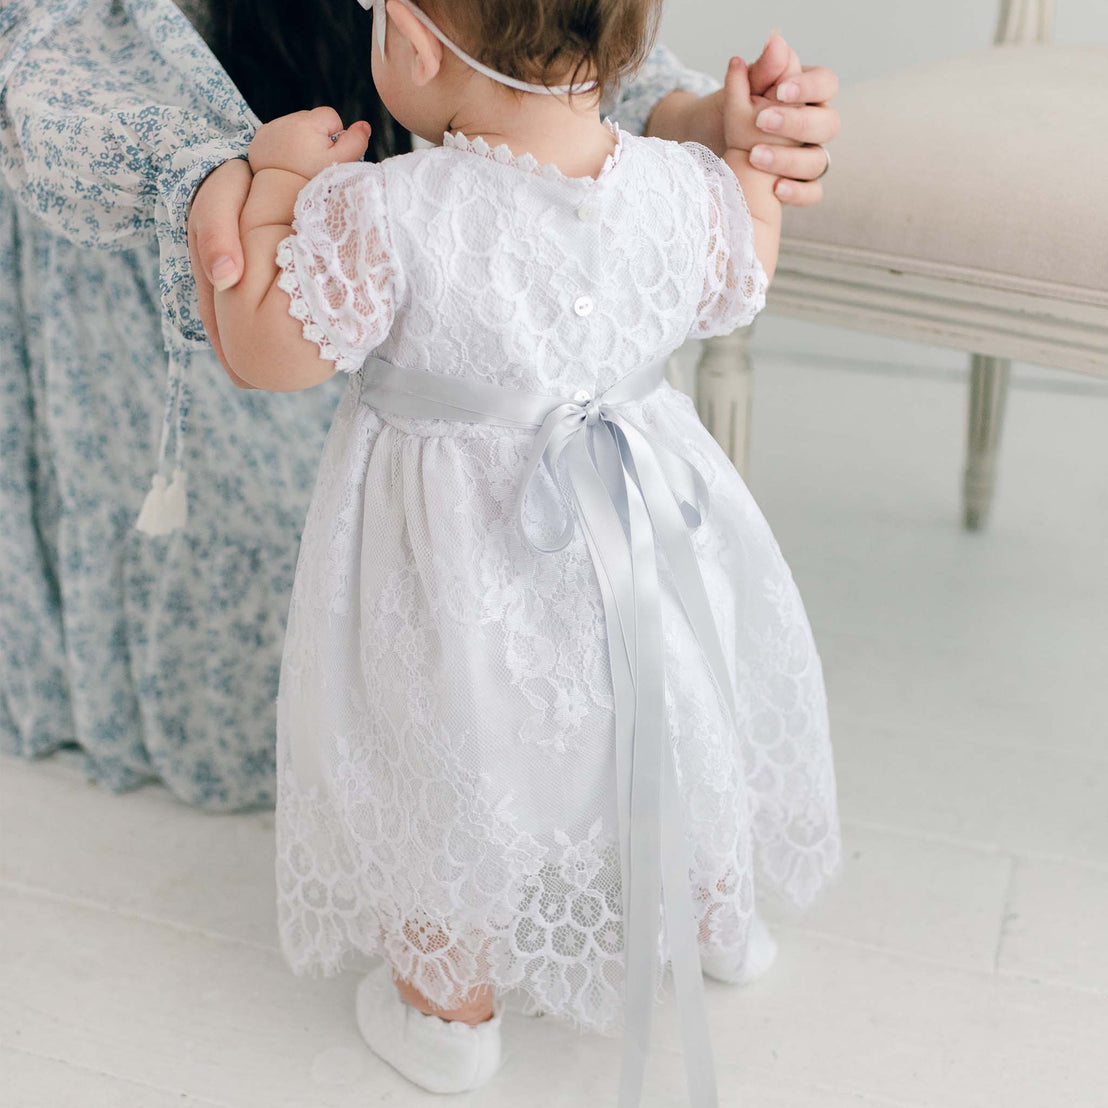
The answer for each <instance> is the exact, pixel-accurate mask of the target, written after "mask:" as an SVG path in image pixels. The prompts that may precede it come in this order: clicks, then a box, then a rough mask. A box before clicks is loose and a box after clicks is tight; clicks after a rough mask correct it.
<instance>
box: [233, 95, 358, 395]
mask: <svg viewBox="0 0 1108 1108" xmlns="http://www.w3.org/2000/svg"><path fill="white" fill-rule="evenodd" d="M341 127H342V124H341V121H340V120H339V118H338V116H337V115H336V114H335V113H334V112H333V111H332V110H331V109H330V108H317V109H315V110H314V111H311V112H298V113H296V114H295V115H291V116H283V117H282V118H281V119H277V120H274V121H273V122H272V123H267V124H266V125H265V126H264V127H262V128H260V129H259V131H258V133H257V135H255V137H254V141H253V142H252V143H251V146H250V165H251V168H252V169H253V170H254V180H253V184H252V185H251V188H250V195H249V197H248V198H247V201H246V206H245V207H244V208H243V211H242V217H241V219H240V222H239V232H240V236H241V239H242V249H243V261H244V272H243V277H242V280H241V281H240V282H239V283H238V284H237V285H236V286H235V287H234V288H231V289H228V290H226V291H225V292H217V293H216V294H215V313H216V321H217V323H218V326H219V334H220V338H221V339H222V342H223V350H224V353H225V354H226V356H227V360H228V362H229V363H230V365H231V368H232V370H233V371H234V372H235V373H236V374H237V375H238V376H239V377H241V378H243V380H245V381H247V382H249V383H250V384H251V385H253V386H255V387H256V388H260V389H268V390H269V391H271V392H295V391H297V390H299V389H306V388H311V387H312V386H313V385H318V384H319V383H320V382H322V381H325V380H327V378H329V377H331V376H332V375H333V374H334V372H335V363H334V361H333V360H327V359H325V358H323V357H322V356H321V354H320V347H319V346H318V345H317V344H316V343H314V342H310V341H309V340H308V339H306V338H305V337H304V334H303V324H302V323H301V322H300V321H298V320H297V319H295V318H293V316H292V315H291V314H290V312H289V295H288V293H286V292H285V291H284V290H283V289H281V288H280V287H279V285H278V283H277V279H278V277H279V275H280V270H279V268H278V266H277V260H276V258H277V246H278V244H279V243H280V242H281V241H282V240H283V239H285V238H287V237H288V236H289V234H291V233H292V221H293V210H294V207H295V205H296V198H297V196H298V195H299V194H300V190H301V189H302V188H303V187H304V186H305V185H306V184H307V183H308V181H309V180H310V179H311V178H312V177H313V176H315V175H316V173H319V172H321V171H322V170H323V169H325V168H326V167H327V166H328V165H330V164H332V163H334V162H351V161H358V160H360V159H361V157H362V155H363V154H365V151H366V147H367V145H368V143H369V124H367V123H356V124H354V125H353V126H352V127H351V128H350V129H349V130H347V131H346V132H344V133H343V134H342V135H341V136H340V137H339V139H338V141H337V142H335V143H332V142H331V140H330V137H329V135H330V134H333V133H334V132H335V131H338V130H341Z"/></svg>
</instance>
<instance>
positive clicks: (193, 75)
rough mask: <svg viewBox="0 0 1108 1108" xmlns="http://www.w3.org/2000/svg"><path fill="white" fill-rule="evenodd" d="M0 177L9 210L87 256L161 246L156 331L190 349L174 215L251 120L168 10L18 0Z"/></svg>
mask: <svg viewBox="0 0 1108 1108" xmlns="http://www.w3.org/2000/svg"><path fill="white" fill-rule="evenodd" d="M0 32H2V33H3V40H2V47H0V49H2V50H3V54H2V56H0V90H2V91H0V169H2V171H3V174H4V179H5V181H6V182H7V184H8V186H9V187H10V188H11V189H12V190H13V191H14V193H15V195H16V197H17V199H18V200H19V202H20V203H21V204H22V205H23V206H24V207H25V209H26V210H27V211H28V212H30V213H31V214H33V215H35V216H37V217H38V218H39V219H40V220H41V221H42V222H43V223H44V224H45V225H46V226H47V227H49V228H50V229H51V230H52V231H54V232H56V233H58V234H60V235H62V236H64V237H65V238H67V239H69V240H70V241H73V242H76V243H80V244H82V245H87V246H97V247H120V246H136V245H141V244H144V243H148V242H149V241H150V239H151V235H152V233H153V234H155V235H156V236H157V239H158V242H159V246H160V270H161V295H162V301H163V307H164V309H165V311H166V313H167V318H168V321H169V322H171V323H173V324H174V325H175V326H176V328H177V330H178V331H179V332H180V334H181V335H182V336H183V337H184V338H186V339H189V340H196V341H201V340H203V337H204V335H203V328H202V327H201V326H200V324H199V320H198V318H197V315H196V312H195V296H194V292H193V289H192V284H191V276H190V274H189V267H188V252H187V243H186V237H185V228H186V216H187V212H188V207H189V205H190V204H191V201H192V197H193V194H194V193H195V191H196V188H197V187H198V185H199V184H200V182H201V181H202V180H203V179H204V178H205V177H206V176H207V174H208V173H210V172H211V170H212V169H214V168H215V167H216V166H217V165H220V164H221V163H222V162H224V161H226V160H227V159H228V158H232V157H237V156H240V155H243V154H244V153H245V151H246V148H247V146H248V145H249V143H250V138H251V136H252V135H253V133H254V130H255V129H256V127H257V124H258V121H257V118H256V117H255V116H254V115H253V113H252V112H251V111H250V109H249V108H248V107H247V105H246V103H245V101H243V99H242V97H241V96H240V95H239V93H238V90H237V89H236V88H235V86H234V84H233V83H232V82H231V80H230V79H229V78H228V77H227V75H226V73H225V72H224V71H223V69H222V68H221V67H220V66H219V63H218V62H217V61H216V59H215V58H214V57H213V55H212V54H211V53H210V51H209V50H208V48H207V46H206V45H205V44H204V42H203V40H202V39H201V38H200V36H199V35H198V34H197V33H196V32H195V31H193V29H192V28H191V26H190V25H189V24H188V23H187V21H186V20H185V19H184V18H183V17H182V16H181V14H180V13H179V12H178V10H177V9H176V8H175V7H174V6H173V5H172V4H171V3H169V0H124V2H122V3H111V2H108V0H99V2H87V0H86V2H78V0H49V2H47V3H36V2H34V0H22V2H21V0H17V2H16V4H15V5H14V7H13V8H12V9H10V10H8V11H7V13H6V14H5V16H4V24H3V25H0Z"/></svg>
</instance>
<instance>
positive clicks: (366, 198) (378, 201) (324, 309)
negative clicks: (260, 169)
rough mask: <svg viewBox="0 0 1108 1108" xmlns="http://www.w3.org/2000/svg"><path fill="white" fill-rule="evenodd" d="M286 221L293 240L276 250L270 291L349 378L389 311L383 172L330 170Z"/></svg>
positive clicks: (392, 275)
mask: <svg viewBox="0 0 1108 1108" xmlns="http://www.w3.org/2000/svg"><path fill="white" fill-rule="evenodd" d="M293 216H294V218H293V223H292V230H293V233H292V234H291V235H289V237H288V238H286V239H282V240H281V242H280V244H279V245H278V247H277V265H278V266H279V267H280V269H281V273H280V274H279V275H278V278H277V284H278V286H279V287H280V288H282V289H283V290H284V291H285V292H287V293H288V295H289V301H290V303H289V311H290V312H291V314H292V315H293V317H294V318H296V319H298V320H300V322H301V323H302V324H303V326H304V337H305V338H306V339H308V340H309V341H310V342H314V343H316V345H317V346H318V347H319V350H320V354H321V356H322V357H324V358H326V359H327V360H328V361H332V362H334V363H335V368H336V369H337V370H339V371H341V372H343V373H353V372H355V371H356V370H359V369H361V367H362V364H363V363H364V361H365V359H366V357H367V356H368V355H369V354H370V353H371V352H372V351H373V350H375V349H376V348H377V347H378V346H380V345H381V343H382V342H383V341H384V339H385V336H386V335H387V334H388V333H389V328H390V327H391V326H392V323H393V318H394V315H395V311H396V302H397V289H398V285H399V274H398V271H397V267H396V259H395V252H394V251H393V249H392V245H391V242H390V239H389V229H388V218H387V214H386V203H385V179H384V171H383V170H382V168H381V166H379V165H373V164H370V163H367V162H347V163H342V164H336V165H332V166H331V167H330V168H328V169H325V170H324V171H323V172H322V173H320V174H318V175H317V176H316V177H313V178H312V180H311V181H309V182H308V184H307V185H305V186H304V188H303V189H301V190H300V195H299V196H298V197H297V200H296V207H295V208H294V210H293Z"/></svg>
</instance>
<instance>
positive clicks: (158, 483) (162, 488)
mask: <svg viewBox="0 0 1108 1108" xmlns="http://www.w3.org/2000/svg"><path fill="white" fill-rule="evenodd" d="M188 512H189V505H188V491H187V489H186V487H185V471H184V470H183V469H175V470H174V471H173V480H172V482H171V483H169V484H168V485H167V484H166V480H165V477H164V476H163V475H162V474H160V473H155V474H154V479H153V480H152V481H151V482H150V491H149V492H148V493H147V494H146V499H145V500H143V502H142V509H141V511H140V512H139V515H138V519H137V520H135V530H136V531H141V532H142V533H143V534H144V535H168V534H170V533H171V532H173V531H176V530H178V529H179V528H181V527H184V525H185V523H186V521H187V520H188Z"/></svg>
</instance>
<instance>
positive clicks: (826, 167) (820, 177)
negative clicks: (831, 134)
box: [812, 146, 831, 181]
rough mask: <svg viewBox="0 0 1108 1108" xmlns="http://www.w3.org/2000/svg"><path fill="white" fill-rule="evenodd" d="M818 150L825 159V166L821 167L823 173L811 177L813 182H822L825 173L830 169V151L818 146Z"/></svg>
mask: <svg viewBox="0 0 1108 1108" xmlns="http://www.w3.org/2000/svg"><path fill="white" fill-rule="evenodd" d="M819 149H820V150H822V151H823V156H824V157H825V158H826V159H827V164H826V165H825V166H824V167H823V172H822V173H820V174H819V176H817V177H813V178H812V180H813V181H822V180H823V179H824V177H826V176H827V171H828V170H829V169H830V168H831V151H830V150H828V149H827V147H826V146H820V147H819Z"/></svg>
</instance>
